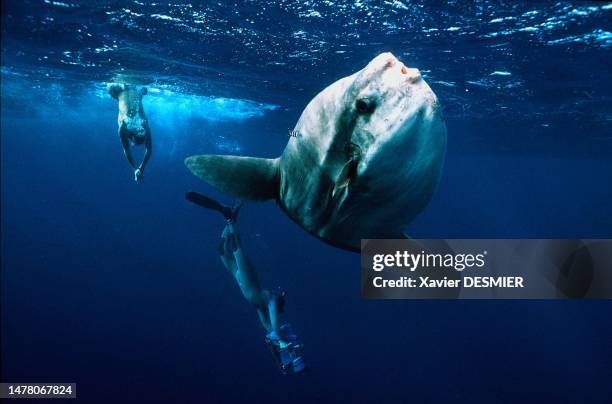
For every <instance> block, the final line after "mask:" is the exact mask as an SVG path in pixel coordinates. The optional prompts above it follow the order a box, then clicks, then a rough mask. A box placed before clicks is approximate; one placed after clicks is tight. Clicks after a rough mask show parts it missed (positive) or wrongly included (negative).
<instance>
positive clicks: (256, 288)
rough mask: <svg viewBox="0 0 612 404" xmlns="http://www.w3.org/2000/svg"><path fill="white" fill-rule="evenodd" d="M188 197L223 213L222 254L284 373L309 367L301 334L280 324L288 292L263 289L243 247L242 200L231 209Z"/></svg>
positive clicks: (197, 196)
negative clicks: (239, 222)
mask: <svg viewBox="0 0 612 404" xmlns="http://www.w3.org/2000/svg"><path fill="white" fill-rule="evenodd" d="M185 198H186V199H187V200H188V201H190V202H192V203H194V204H196V205H199V206H202V207H205V208H208V209H213V210H216V211H218V212H220V213H221V214H222V215H223V217H224V218H225V221H226V225H225V228H224V229H223V233H222V234H221V244H220V245H219V256H220V258H221V261H222V262H223V265H224V266H225V267H226V268H227V270H228V271H229V272H230V273H231V274H232V275H233V276H234V278H235V279H236V283H238V286H239V287H240V291H241V292H242V295H243V296H244V298H245V299H246V300H247V301H248V302H249V303H251V304H252V305H253V306H254V307H255V308H256V310H257V314H258V316H259V320H260V321H261V324H262V326H263V327H264V329H265V330H266V332H267V335H266V343H267V344H268V346H269V347H270V349H271V351H272V353H273V354H274V357H275V359H276V361H277V364H278V366H279V367H280V369H281V371H282V372H283V373H302V372H304V371H305V370H306V366H305V364H304V360H303V358H302V356H301V347H302V345H301V343H300V342H299V339H298V337H297V336H296V335H295V334H293V331H292V330H291V326H290V325H289V324H283V325H280V324H279V320H278V315H279V314H280V313H281V312H282V311H283V308H284V305H285V293H284V292H280V293H277V292H270V291H269V290H266V289H262V287H261V285H260V284H259V279H258V277H257V272H256V271H255V268H254V267H253V266H252V265H251V264H250V262H249V261H248V259H247V257H246V256H245V255H244V253H243V251H242V248H241V247H240V239H239V236H238V232H237V229H236V220H237V217H238V212H239V211H240V208H241V207H242V202H240V203H238V204H237V205H235V206H234V207H233V208H229V207H227V206H223V205H221V204H220V203H219V202H217V201H215V200H214V199H211V198H208V197H207V196H204V195H201V194H198V193H196V192H188V193H187V194H186V195H185Z"/></svg>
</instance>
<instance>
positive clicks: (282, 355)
mask: <svg viewBox="0 0 612 404" xmlns="http://www.w3.org/2000/svg"><path fill="white" fill-rule="evenodd" d="M280 334H281V335H280V336H279V335H278V334H277V333H276V332H274V331H272V332H270V333H269V334H268V335H266V344H267V345H268V347H269V348H270V351H271V352H272V355H274V360H275V361H276V365H277V366H278V368H279V369H280V371H281V372H282V373H283V374H285V375H288V374H303V373H305V372H306V371H307V370H308V368H307V367H306V363H305V362H304V358H303V356H302V346H303V345H302V342H301V341H300V339H299V337H298V336H297V335H295V334H294V332H293V329H292V328H291V325H290V324H283V325H281V327H280Z"/></svg>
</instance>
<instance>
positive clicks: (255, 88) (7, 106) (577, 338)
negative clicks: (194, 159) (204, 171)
mask: <svg viewBox="0 0 612 404" xmlns="http://www.w3.org/2000/svg"><path fill="white" fill-rule="evenodd" d="M611 17H612V3H609V2H585V1H571V2H567V1H562V2H557V3H555V2H538V1H475V2H463V1H444V2H442V1H424V0H423V1H408V0H393V1H380V2H370V1H365V0H357V1H351V2H335V1H314V0H310V1H290V0H285V1H263V0H257V1H238V2H223V1H217V2H182V1H179V2H170V3H168V2H154V3H152V2H144V1H143V2H140V1H87V2H85V1H82V2H81V1H51V0H40V1H37V0H28V1H4V2H3V3H2V55H1V56H2V61H1V80H2V89H1V90H2V94H1V96H2V98H1V103H2V106H1V108H2V109H1V118H2V119H1V131H2V133H1V135H2V136H1V137H2V139H1V141H2V144H1V146H2V156H1V157H2V160H1V164H2V165H1V168H2V173H1V180H2V200H1V201H2V212H1V213H2V224H1V225H2V301H1V303H2V308H1V310H2V313H1V314H2V315H1V317H2V320H1V321H2V378H3V381H16V382H76V383H77V386H78V387H77V389H78V399H79V400H81V401H83V402H87V403H108V402H117V403H119V402H126V403H128V402H129V403H133V402H147V403H156V402H164V403H166V402H183V403H192V402H193V403H196V402H236V403H238V402H249V403H252V402H266V403H274V402H288V401H291V402H298V403H302V402H304V403H310V402H329V401H340V400H342V401H347V402H349V401H350V402H364V403H369V402H394V403H395V402H440V401H452V402H464V401H468V402H482V403H491V402H568V403H575V402H607V401H608V400H609V397H610V394H611V393H612V390H611V387H610V384H609V376H610V374H611V371H612V366H611V365H610V363H611V362H610V357H611V356H612V345H611V344H610V334H611V333H612V322H610V305H609V303H607V302H603V301H366V300H362V299H361V297H360V279H359V275H360V274H359V255H358V254H354V253H350V252H346V251H342V250H339V249H336V248H333V247H331V246H329V245H326V244H324V243H322V242H320V241H319V240H317V239H315V238H313V237H312V236H310V235H308V234H307V233H306V232H305V231H303V230H302V229H300V228H299V227H298V226H296V225H295V224H294V223H293V222H291V220H290V219H289V218H288V217H286V215H285V214H284V213H283V212H281V211H280V209H278V207H277V206H275V205H274V204H273V203H271V202H270V203H259V204H247V205H245V207H244V208H243V211H242V213H241V217H240V221H239V225H240V229H241V233H242V241H243V245H244V248H245V250H246V253H247V254H248V256H249V258H250V259H251V261H252V262H253V264H254V265H255V266H256V267H257V268H258V271H259V273H260V277H261V280H262V283H263V284H264V286H266V287H268V288H277V287H280V288H282V289H284V290H286V291H287V306H286V313H285V318H286V320H287V321H288V322H290V323H291V324H292V325H293V327H294V329H295V331H296V332H297V333H298V334H300V336H301V337H302V339H303V341H304V343H305V357H306V360H307V362H308V364H309V366H310V368H311V371H310V373H308V374H307V375H305V376H303V377H287V376H283V375H281V374H280V372H279V371H278V370H277V369H276V366H275V364H274V361H273V359H272V356H271V354H270V352H269V351H268V350H267V347H266V345H265V344H264V341H263V339H264V331H263V329H262V328H261V326H260V325H259V322H258V320H257V316H256V313H255V311H254V310H253V308H252V307H250V306H249V305H248V304H247V303H246V302H245V301H244V300H243V298H242V297H241V295H240V293H239V290H238V288H237V287H236V285H235V282H234V281H233V279H232V278H231V277H230V275H229V274H228V273H227V272H226V270H225V269H224V268H223V266H222V264H221V262H220V260H219V259H218V256H217V245H218V242H219V236H220V233H221V231H222V229H223V225H224V222H223V220H222V218H221V216H220V215H218V214H216V213H214V212H211V211H206V210H203V209H198V208H197V207H194V206H192V205H190V204H188V203H187V202H185V200H184V193H185V192H186V191H189V190H196V191H199V192H202V193H206V194H208V195H211V196H214V197H216V198H219V199H220V200H221V201H223V202H225V203H231V199H229V198H228V197H227V196H225V195H221V194H218V193H216V192H214V191H213V190H212V189H211V188H209V187H208V186H207V185H205V184H204V183H203V182H201V181H199V180H198V179H197V178H196V177H194V176H193V175H192V174H191V173H190V172H189V171H188V170H187V169H186V168H185V166H184V165H183V159H184V158H185V157H187V156H189V155H192V154H203V153H221V154H239V155H249V156H258V157H276V156H278V155H279V154H280V153H281V152H282V150H283V148H284V146H285V144H286V143H287V140H288V132H289V131H290V130H291V129H293V126H294V125H295V122H296V121H297V119H298V117H299V115H300V113H301V111H302V109H303V108H304V107H305V105H306V104H307V103H308V101H309V100H310V99H312V98H313V97H314V96H315V95H316V94H317V93H318V92H319V91H320V90H322V89H323V88H325V87H326V86H327V85H329V84H331V83H332V82H333V81H335V80H337V79H339V78H341V77H344V76H346V75H349V74H352V73H354V72H355V71H357V70H359V69H361V68H362V67H363V66H365V65H366V64H367V63H368V61H369V60H371V59H372V58H373V57H375V56H376V55H377V54H379V53H381V52H384V51H390V52H393V53H394V54H395V55H396V56H397V57H398V58H399V59H400V60H402V61H403V62H404V63H406V64H407V65H408V66H413V67H418V68H419V69H420V70H421V72H422V74H423V77H424V79H425V80H426V81H427V82H428V84H429V85H430V86H431V87H432V89H433V90H434V92H435V93H436V94H437V96H438V98H439V99H440V102H441V104H442V107H443V110H444V115H445V118H446V124H447V128H448V149H447V156H446V162H445V167H444V172H443V175H442V179H441V181H440V184H439V187H438V190H437V192H436V193H435V195H434V197H433V199H432V201H431V203H430V204H429V205H428V207H427V208H426V209H425V211H424V212H423V213H422V214H421V215H420V216H419V217H418V218H417V219H416V220H415V221H414V222H413V223H412V224H411V225H410V226H409V227H408V228H407V233H408V234H410V235H411V236H412V237H415V238H452V237H454V238H486V237H500V238H512V237H517V238H611V236H612V186H611V185H610V184H612V132H611V131H610V124H611V123H612V110H611V108H610V106H611V101H612V78H611V76H610V69H609V66H610V65H611V62H612V58H611V56H612V33H611V32H610V31H612V24H611V22H612V18H611ZM115 82H126V83H132V84H137V85H145V86H147V87H148V89H149V92H148V95H146V96H145V97H144V98H143V103H144V109H145V111H146V113H147V116H148V118H149V122H150V126H151V131H152V135H153V140H154V152H153V157H152V159H151V161H150V163H149V165H148V166H147V169H146V172H145V178H144V181H143V183H142V184H136V183H135V182H134V180H133V174H132V172H131V170H130V167H129V165H128V164H127V162H126V160H125V157H124V155H123V152H122V150H121V145H120V142H119V139H118V136H117V102H116V101H115V100H113V99H112V98H111V97H110V96H109V95H108V93H107V86H108V85H109V83H115ZM398 153H401V151H398Z"/></svg>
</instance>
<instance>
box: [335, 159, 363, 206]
mask: <svg viewBox="0 0 612 404" xmlns="http://www.w3.org/2000/svg"><path fill="white" fill-rule="evenodd" d="M358 165H359V161H358V160H357V159H350V160H349V161H348V162H347V163H346V164H345V165H344V167H342V170H341V171H340V175H338V178H337V179H336V182H335V184H334V188H333V190H332V199H337V198H339V196H340V195H342V194H345V193H348V191H349V190H350V187H351V185H352V184H353V182H354V181H355V179H356V178H357V166H358Z"/></svg>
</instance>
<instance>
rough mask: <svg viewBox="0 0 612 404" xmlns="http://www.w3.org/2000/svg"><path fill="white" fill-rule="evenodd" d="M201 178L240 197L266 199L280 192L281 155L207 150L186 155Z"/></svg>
mask: <svg viewBox="0 0 612 404" xmlns="http://www.w3.org/2000/svg"><path fill="white" fill-rule="evenodd" d="M185 165H186V166H187V168H189V170H190V171H191V172H192V173H193V174H194V175H195V176H197V177H199V178H200V179H201V180H203V181H205V182H207V183H209V184H210V185H212V186H213V187H215V188H216V189H218V190H219V191H221V192H226V193H228V194H230V195H233V196H235V197H237V198H240V199H247V200H260V201H261V200H266V199H275V198H276V197H277V196H278V192H279V191H278V187H279V185H278V184H279V178H278V159H263V158H255V157H241V156H219V155H211V154H204V155H201V156H191V157H187V158H186V159H185Z"/></svg>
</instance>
